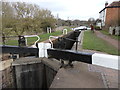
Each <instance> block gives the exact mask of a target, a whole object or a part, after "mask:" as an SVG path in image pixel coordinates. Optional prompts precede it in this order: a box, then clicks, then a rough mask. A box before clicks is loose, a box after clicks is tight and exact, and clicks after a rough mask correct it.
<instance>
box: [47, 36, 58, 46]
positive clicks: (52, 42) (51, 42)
mask: <svg viewBox="0 0 120 90" xmlns="http://www.w3.org/2000/svg"><path fill="white" fill-rule="evenodd" d="M51 38H56V39H58V37H56V36H49V41H50V43H51V47H52V48H53V42H52V40H51Z"/></svg>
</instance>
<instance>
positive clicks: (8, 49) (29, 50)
mask: <svg viewBox="0 0 120 90" xmlns="http://www.w3.org/2000/svg"><path fill="white" fill-rule="evenodd" d="M0 48H2V52H1V53H10V54H19V55H22V56H25V55H33V56H38V52H39V49H38V48H33V47H19V46H8V45H5V46H2V45H0Z"/></svg>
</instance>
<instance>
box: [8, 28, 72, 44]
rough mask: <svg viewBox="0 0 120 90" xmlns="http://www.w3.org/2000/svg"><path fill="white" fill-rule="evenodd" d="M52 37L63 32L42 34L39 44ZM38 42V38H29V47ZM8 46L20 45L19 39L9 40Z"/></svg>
mask: <svg viewBox="0 0 120 90" xmlns="http://www.w3.org/2000/svg"><path fill="white" fill-rule="evenodd" d="M67 30H68V32H70V31H71V29H70V28H69V27H67ZM51 35H52V36H59V35H62V31H61V30H59V31H55V32H52V33H45V34H41V35H39V37H40V41H39V42H42V41H45V40H47V39H48V38H49V36H51ZM36 40H37V37H29V38H27V42H28V43H27V44H28V46H30V45H33V44H34V42H35V41H36ZM6 45H18V40H17V39H16V40H9V41H7V42H6Z"/></svg>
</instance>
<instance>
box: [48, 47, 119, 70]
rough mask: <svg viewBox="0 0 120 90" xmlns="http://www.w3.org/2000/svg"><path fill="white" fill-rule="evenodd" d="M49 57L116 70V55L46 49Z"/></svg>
mask: <svg viewBox="0 0 120 90" xmlns="http://www.w3.org/2000/svg"><path fill="white" fill-rule="evenodd" d="M47 53H48V56H49V57H52V58H56V59H63V60H71V61H81V62H85V63H89V64H94V65H99V66H103V67H106V68H111V69H116V70H118V69H119V68H118V63H119V57H120V56H116V55H108V54H99V53H86V52H80V51H72V50H60V49H47Z"/></svg>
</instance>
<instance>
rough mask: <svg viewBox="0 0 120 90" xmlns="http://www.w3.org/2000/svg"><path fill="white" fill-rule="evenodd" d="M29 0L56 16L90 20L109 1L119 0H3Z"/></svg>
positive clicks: (65, 18) (95, 16) (96, 16)
mask: <svg viewBox="0 0 120 90" xmlns="http://www.w3.org/2000/svg"><path fill="white" fill-rule="evenodd" d="M3 1H14V2H16V1H20V2H29V3H34V4H37V5H39V6H40V7H41V8H46V9H48V10H50V11H51V12H52V14H53V15H54V16H57V14H58V16H59V18H61V19H64V20H67V19H70V20H75V19H79V20H88V19H89V18H90V17H93V18H95V19H97V18H99V11H100V10H102V9H103V8H104V6H105V2H106V1H107V2H108V3H109V4H110V3H112V2H113V1H119V0H3Z"/></svg>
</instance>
